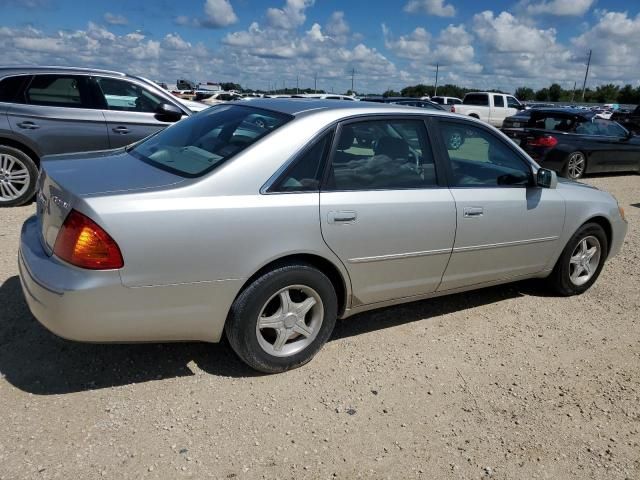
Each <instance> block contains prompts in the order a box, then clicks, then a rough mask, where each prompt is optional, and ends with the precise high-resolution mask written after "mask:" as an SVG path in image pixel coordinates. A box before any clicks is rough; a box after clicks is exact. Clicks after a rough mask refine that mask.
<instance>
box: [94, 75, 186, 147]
mask: <svg viewBox="0 0 640 480" xmlns="http://www.w3.org/2000/svg"><path fill="white" fill-rule="evenodd" d="M96 85H97V87H98V92H99V95H100V96H101V97H102V99H103V100H102V101H103V103H104V105H105V106H104V108H105V110H103V114H104V116H105V118H106V121H107V130H108V132H109V142H110V145H111V148H119V147H124V146H126V145H129V144H131V143H134V142H137V141H138V140H141V139H143V138H145V137H148V136H149V135H152V134H154V133H156V132H158V131H159V130H162V129H164V128H166V127H167V126H169V125H171V124H172V123H174V122H168V121H165V119H163V117H162V116H160V115H159V114H158V113H157V112H158V107H159V106H160V105H161V104H163V103H168V101H167V100H166V99H165V98H163V97H161V96H160V95H158V94H156V93H155V92H152V91H151V90H149V89H147V88H144V87H143V86H142V85H140V84H138V83H134V82H131V81H129V80H124V79H119V78H111V77H96ZM176 106H178V105H177V102H176Z"/></svg>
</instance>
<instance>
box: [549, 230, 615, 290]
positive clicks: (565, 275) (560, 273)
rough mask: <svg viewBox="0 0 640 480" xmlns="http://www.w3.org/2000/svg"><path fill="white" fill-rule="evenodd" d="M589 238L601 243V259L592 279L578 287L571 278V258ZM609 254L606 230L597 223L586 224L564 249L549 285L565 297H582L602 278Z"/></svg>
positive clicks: (550, 277)
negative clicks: (601, 274)
mask: <svg viewBox="0 0 640 480" xmlns="http://www.w3.org/2000/svg"><path fill="white" fill-rule="evenodd" d="M588 237H595V238H596V239H597V240H598V241H599V242H600V258H599V261H598V266H597V268H595V270H594V271H593V274H592V275H591V278H589V280H588V281H587V282H586V283H584V284H582V285H576V284H575V283H574V282H573V281H572V280H571V278H570V272H571V266H570V263H571V256H572V254H573V253H574V251H575V250H576V248H577V247H578V245H579V244H580V243H581V242H582V241H583V240H584V239H586V238H588ZM608 252H609V242H608V240H607V234H606V233H605V231H604V229H603V228H602V227H601V226H600V225H598V224H597V223H585V224H584V225H582V226H581V227H580V228H579V229H578V231H577V232H576V233H574V234H573V236H572V237H571V239H570V240H569V242H567V245H566V247H564V250H563V251H562V254H561V255H560V258H559V259H558V261H557V262H556V265H555V267H554V269H553V272H551V275H550V276H549V278H548V281H549V285H550V286H551V288H552V289H553V290H554V291H555V292H556V293H558V294H560V295H562V296H565V297H568V296H571V295H580V294H582V293H584V292H586V291H587V290H588V289H589V288H590V287H591V285H593V284H594V282H595V281H596V280H597V279H598V277H599V276H600V272H601V271H602V267H603V266H604V263H605V261H606V259H607V253H608Z"/></svg>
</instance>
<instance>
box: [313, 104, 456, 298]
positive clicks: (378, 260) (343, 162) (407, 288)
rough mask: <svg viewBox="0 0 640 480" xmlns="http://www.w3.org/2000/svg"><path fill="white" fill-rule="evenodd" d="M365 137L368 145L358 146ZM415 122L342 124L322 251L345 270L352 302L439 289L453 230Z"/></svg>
mask: <svg viewBox="0 0 640 480" xmlns="http://www.w3.org/2000/svg"><path fill="white" fill-rule="evenodd" d="M359 131H367V132H369V135H370V139H371V141H370V142H367V143H364V144H362V143H358V141H357V140H356V135H357V132H359ZM439 174H440V173H439V169H438V168H437V166H436V164H435V162H434V157H433V153H432V150H431V142H430V141H429V138H428V135H427V130H426V127H425V124H424V122H423V121H422V120H421V119H420V117H415V116H414V117H412V118H401V117H397V118H395V117H387V118H385V119H383V120H381V119H380V117H377V119H375V120H374V119H370V120H363V119H359V120H357V121H349V122H344V123H342V124H341V125H340V126H339V128H338V132H337V134H336V140H335V141H334V144H333V153H332V155H331V164H330V167H329V168H328V169H327V176H326V178H325V182H324V185H323V188H322V191H321V193H320V224H321V227H322V235H323V237H324V240H325V242H326V243H327V245H328V246H329V247H330V248H331V249H332V250H333V252H334V253H336V255H337V256H338V257H340V259H341V260H342V262H343V263H344V265H345V266H346V267H347V270H348V271H349V275H350V278H351V282H352V288H353V295H354V298H353V303H354V305H358V304H371V303H376V302H383V301H386V300H392V299H397V298H402V297H411V296H415V295H421V294H426V293H430V292H433V291H435V290H436V288H437V287H438V285H439V284H440V281H441V278H442V274H443V272H444V269H445V267H446V265H447V262H448V260H449V256H450V254H451V247H452V245H453V239H454V236H455V229H456V218H455V217H456V215H455V204H454V202H453V198H452V196H451V193H450V192H449V190H448V189H447V188H446V186H445V184H444V179H443V178H440V177H439V176H438V175H439Z"/></svg>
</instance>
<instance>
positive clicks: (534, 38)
mask: <svg viewBox="0 0 640 480" xmlns="http://www.w3.org/2000/svg"><path fill="white" fill-rule="evenodd" d="M473 31H474V33H475V34H476V35H477V36H478V38H479V39H480V40H482V41H483V42H484V43H485V44H486V45H487V46H488V47H489V49H491V50H494V51H498V52H539V51H543V50H545V49H548V48H550V47H552V46H553V45H555V42H556V30H555V29H553V28H549V29H547V30H542V29H538V28H536V27H534V26H531V25H529V24H527V23H525V22H524V21H522V20H520V19H518V18H516V17H514V16H513V15H512V14H510V13H509V12H502V13H500V14H499V15H498V16H494V14H493V12H491V11H488V10H487V11H484V12H482V13H478V14H476V15H475V16H474V17H473Z"/></svg>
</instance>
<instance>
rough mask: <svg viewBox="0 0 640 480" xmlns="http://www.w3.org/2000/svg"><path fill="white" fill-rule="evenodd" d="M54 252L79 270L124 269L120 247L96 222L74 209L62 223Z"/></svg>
mask: <svg viewBox="0 0 640 480" xmlns="http://www.w3.org/2000/svg"><path fill="white" fill-rule="evenodd" d="M53 253H55V254H56V255H57V256H58V257H59V258H61V259H62V260H65V261H67V262H69V263H70V264H72V265H75V266H76V267H81V268H88V269H91V270H111V269H115V268H122V267H123V266H124V261H123V259H122V254H121V253H120V248H119V247H118V245H117V244H116V242H115V241H114V240H113V238H111V236H110V235H109V234H108V233H107V232H105V231H104V229H102V227H100V226H99V225H98V224H97V223H95V222H94V221H93V220H91V219H90V218H89V217H87V216H86V215H83V214H82V213H80V212H78V211H76V210H71V212H70V213H69V215H68V216H67V218H66V220H65V221H64V223H63V224H62V227H61V228H60V231H59V232H58V237H57V238H56V243H55V245H54V247H53Z"/></svg>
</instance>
